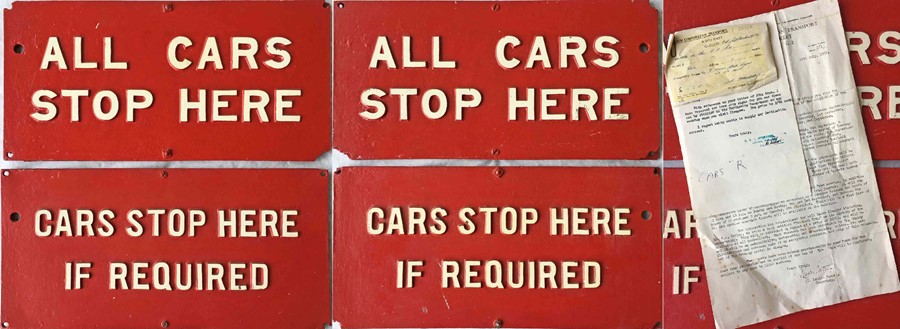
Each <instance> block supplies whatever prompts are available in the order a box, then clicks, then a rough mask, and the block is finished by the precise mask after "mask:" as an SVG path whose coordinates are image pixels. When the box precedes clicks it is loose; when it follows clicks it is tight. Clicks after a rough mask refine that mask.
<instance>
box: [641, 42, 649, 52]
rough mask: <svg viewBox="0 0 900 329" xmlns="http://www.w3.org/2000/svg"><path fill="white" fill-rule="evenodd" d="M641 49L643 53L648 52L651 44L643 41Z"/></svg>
mask: <svg viewBox="0 0 900 329" xmlns="http://www.w3.org/2000/svg"><path fill="white" fill-rule="evenodd" d="M640 49H641V52H642V53H645V54H646V53H647V52H648V51H650V46H649V45H647V44H646V43H641V46H640Z"/></svg>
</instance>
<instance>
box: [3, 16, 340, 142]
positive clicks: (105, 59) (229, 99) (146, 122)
mask: <svg viewBox="0 0 900 329" xmlns="http://www.w3.org/2000/svg"><path fill="white" fill-rule="evenodd" d="M4 17H5V25H4V28H5V37H4V40H5V41H4V57H5V76H4V79H5V80H4V81H5V87H4V91H5V98H4V105H5V106H4V107H5V109H4V110H5V111H4V132H5V133H4V152H3V154H4V156H5V157H6V158H7V159H12V160H313V159H315V158H316V157H318V156H319V155H320V154H322V153H323V152H325V151H327V150H329V149H330V144H331V143H330V139H331V136H330V125H331V124H330V119H331V113H330V112H331V111H330V97H331V95H330V90H331V89H330V66H329V63H330V61H331V52H330V47H331V40H330V9H329V8H323V5H322V2H321V1H291V2H266V1H262V2H259V1H252V2H174V3H172V2H116V1H113V2H69V1H50V2H16V3H15V4H14V5H13V8H12V9H11V10H7V11H4Z"/></svg>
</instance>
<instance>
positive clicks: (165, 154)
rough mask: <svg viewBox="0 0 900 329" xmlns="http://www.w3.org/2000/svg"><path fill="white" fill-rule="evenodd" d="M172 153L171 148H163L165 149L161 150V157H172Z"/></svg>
mask: <svg viewBox="0 0 900 329" xmlns="http://www.w3.org/2000/svg"><path fill="white" fill-rule="evenodd" d="M172 154H173V152H172V149H165V150H163V157H164V158H171V157H172Z"/></svg>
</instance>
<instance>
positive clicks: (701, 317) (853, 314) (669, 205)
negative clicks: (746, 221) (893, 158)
mask: <svg viewBox="0 0 900 329" xmlns="http://www.w3.org/2000/svg"><path fill="white" fill-rule="evenodd" d="M876 176H877V180H878V187H879V190H880V191H881V200H882V202H883V204H884V208H885V212H886V215H887V217H886V220H887V221H888V223H889V224H892V225H891V226H890V230H891V232H892V240H891V245H892V246H893V249H894V256H895V257H897V256H898V255H900V244H898V242H897V239H896V238H895V237H896V233H897V229H898V225H897V222H896V219H897V216H900V187H898V186H900V184H898V183H900V169H877V170H876ZM664 178H665V183H664V186H665V190H664V198H665V209H666V216H665V217H664V218H663V219H662V220H663V223H664V234H663V236H664V241H665V242H664V245H663V248H664V265H663V266H664V268H663V271H664V273H665V276H664V278H663V285H664V287H663V293H664V296H665V297H664V303H663V305H664V310H663V313H664V320H663V327H664V328H667V329H687V328H689V329H714V328H715V323H714V322H713V313H712V306H711V305H710V301H709V290H708V287H707V285H706V284H707V283H706V278H705V277H704V273H703V256H702V254H701V251H700V241H699V239H698V237H697V232H696V230H691V229H689V227H690V222H692V221H694V218H693V217H692V216H688V214H690V209H691V207H690V197H689V196H688V189H687V181H686V179H685V175H684V170H683V169H666V170H665V173H664ZM688 231H690V233H688ZM666 232H669V234H666ZM675 232H678V233H675ZM688 234H690V236H688ZM898 263H900V262H898ZM676 272H677V273H678V274H675V273H676ZM685 286H687V288H685ZM676 291H677V292H676ZM897 305H900V293H894V294H887V295H879V296H874V297H868V298H863V299H859V300H855V301H851V302H846V303H841V304H837V305H834V306H829V307H823V308H819V309H815V310H809V311H803V312H799V313H794V314H791V315H787V316H784V317H780V318H776V319H773V320H770V321H766V322H762V323H758V324H755V325H750V326H746V327H741V328H747V329H772V328H782V329H801V328H820V329H831V328H834V329H839V328H840V329H843V328H893V327H895V326H896V323H897V321H896V319H893V318H892V317H890V316H888V315H889V314H893V313H892V312H895V310H896V308H897Z"/></svg>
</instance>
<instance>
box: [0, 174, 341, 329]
mask: <svg viewBox="0 0 900 329" xmlns="http://www.w3.org/2000/svg"><path fill="white" fill-rule="evenodd" d="M6 173H8V175H7V174H6ZM0 181H2V196H3V200H2V206H3V238H2V257H3V259H2V286H3V290H2V304H3V309H2V315H0V318H2V321H3V323H4V327H7V326H8V327H9V328H29V329H30V328H54V329H56V328H60V329H62V328H79V329H80V328H160V327H162V328H166V327H169V328H291V329H293V328H321V327H322V325H323V324H325V323H328V322H329V311H330V303H329V302H330V299H329V276H328V258H329V256H328V177H327V174H326V173H325V172H322V171H320V170H249V169H240V170H209V169H205V170H190V169H187V170H186V169H172V170H166V171H162V170H150V169H124V170H10V171H8V172H4V176H3V177H0ZM220 235H221V236H222V237H220Z"/></svg>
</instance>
